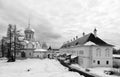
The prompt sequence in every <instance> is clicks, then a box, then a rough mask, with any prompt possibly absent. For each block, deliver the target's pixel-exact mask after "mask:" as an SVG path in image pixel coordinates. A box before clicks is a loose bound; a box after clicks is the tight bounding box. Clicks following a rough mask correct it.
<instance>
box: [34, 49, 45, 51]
mask: <svg viewBox="0 0 120 77" xmlns="http://www.w3.org/2000/svg"><path fill="white" fill-rule="evenodd" d="M34 51H35V52H45V51H47V50H45V49H35V50H34Z"/></svg>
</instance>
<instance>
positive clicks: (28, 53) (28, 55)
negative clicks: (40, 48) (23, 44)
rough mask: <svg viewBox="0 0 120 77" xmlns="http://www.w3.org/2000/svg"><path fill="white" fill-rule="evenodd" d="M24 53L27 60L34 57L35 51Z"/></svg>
mask: <svg viewBox="0 0 120 77" xmlns="http://www.w3.org/2000/svg"><path fill="white" fill-rule="evenodd" d="M24 52H25V55H26V57H27V58H32V57H33V50H24Z"/></svg>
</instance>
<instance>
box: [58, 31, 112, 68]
mask: <svg viewBox="0 0 120 77" xmlns="http://www.w3.org/2000/svg"><path fill="white" fill-rule="evenodd" d="M60 51H61V54H71V56H77V57H78V64H79V65H80V66H82V67H85V68H91V67H112V66H113V60H112V54H113V45H110V44H108V43H106V42H104V41H103V40H102V39H100V38H99V37H98V36H97V35H96V29H95V30H94V34H93V33H89V34H87V35H83V37H81V38H76V39H75V40H74V41H72V42H68V43H66V44H63V45H62V47H61V49H60Z"/></svg>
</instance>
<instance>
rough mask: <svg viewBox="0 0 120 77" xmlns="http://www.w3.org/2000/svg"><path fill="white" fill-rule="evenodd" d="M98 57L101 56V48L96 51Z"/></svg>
mask: <svg viewBox="0 0 120 77" xmlns="http://www.w3.org/2000/svg"><path fill="white" fill-rule="evenodd" d="M96 56H99V57H100V56H101V49H100V48H97V49H96Z"/></svg>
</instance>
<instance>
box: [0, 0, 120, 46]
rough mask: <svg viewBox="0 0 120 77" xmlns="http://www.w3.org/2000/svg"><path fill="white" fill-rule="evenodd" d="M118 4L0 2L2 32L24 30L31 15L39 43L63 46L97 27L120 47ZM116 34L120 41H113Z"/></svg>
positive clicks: (96, 0)
mask: <svg viewBox="0 0 120 77" xmlns="http://www.w3.org/2000/svg"><path fill="white" fill-rule="evenodd" d="M119 4H120V1H119V0H104V1H102V0H14V2H12V1H11V0H0V27H1V30H0V32H1V34H3V33H4V34H5V32H6V29H7V25H8V24H9V23H10V24H17V27H18V28H22V29H25V28H26V27H27V25H28V18H29V16H30V18H31V27H32V28H33V29H35V35H36V38H37V40H40V41H41V40H43V41H48V40H49V42H50V41H52V42H54V44H55V45H56V43H57V45H59V44H60V45H61V43H62V42H64V41H67V40H70V39H72V38H73V37H75V36H76V35H78V36H79V37H81V35H82V32H85V33H86V34H87V33H89V32H93V29H94V28H95V27H97V29H98V35H99V36H100V37H102V38H103V39H104V38H105V39H108V38H107V37H109V41H111V42H112V44H115V45H117V46H120V44H118V43H117V42H119V37H118V36H119V34H118V33H120V32H119V30H120V27H119V25H120V22H119V21H120V11H119V9H120V5H119ZM3 30H4V31H3ZM113 32H114V37H116V38H118V39H112V35H113ZM105 33H107V36H106V34H105ZM57 40H58V41H57ZM60 45H59V46H60Z"/></svg>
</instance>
